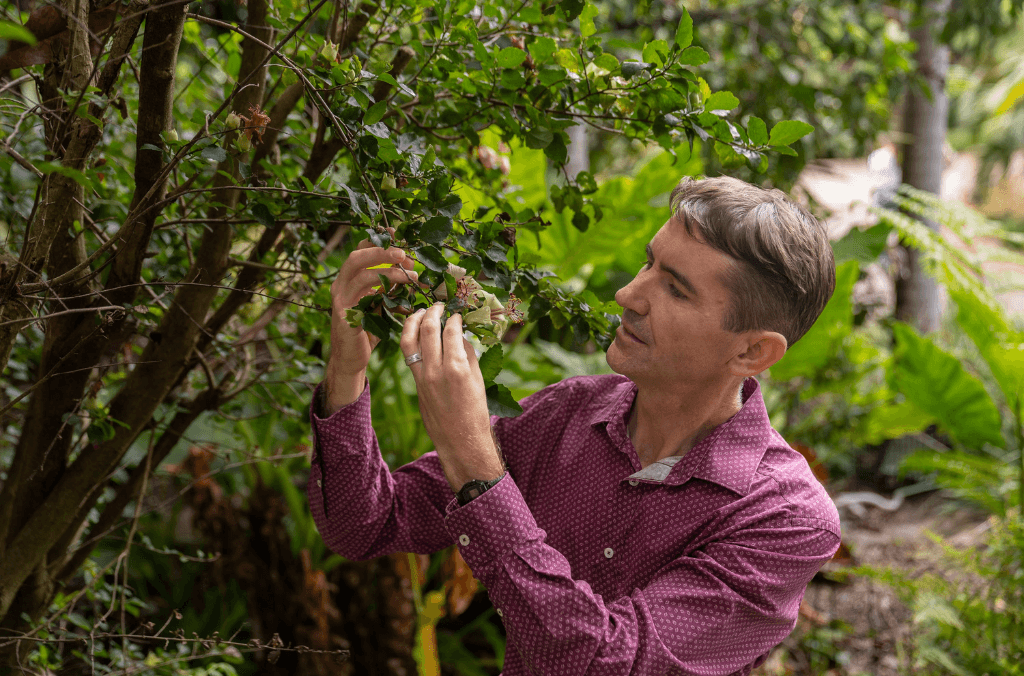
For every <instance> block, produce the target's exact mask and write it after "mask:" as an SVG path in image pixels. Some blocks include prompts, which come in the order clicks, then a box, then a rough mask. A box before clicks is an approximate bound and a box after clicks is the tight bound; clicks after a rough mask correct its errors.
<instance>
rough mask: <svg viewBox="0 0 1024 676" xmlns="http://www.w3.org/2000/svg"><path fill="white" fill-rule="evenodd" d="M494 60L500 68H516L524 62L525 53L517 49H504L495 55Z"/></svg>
mask: <svg viewBox="0 0 1024 676" xmlns="http://www.w3.org/2000/svg"><path fill="white" fill-rule="evenodd" d="M495 60H496V61H497V62H498V65H499V66H501V67H502V68H518V67H519V66H521V65H522V64H523V61H526V52H524V51H523V50H521V49H519V48H518V47H506V48H505V49H503V50H501V51H500V52H498V53H497V54H496V55H495Z"/></svg>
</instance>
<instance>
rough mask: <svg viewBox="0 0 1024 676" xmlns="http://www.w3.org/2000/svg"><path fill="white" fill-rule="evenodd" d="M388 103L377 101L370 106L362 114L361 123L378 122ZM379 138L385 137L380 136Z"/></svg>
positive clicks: (368, 124) (367, 124)
mask: <svg viewBox="0 0 1024 676" xmlns="http://www.w3.org/2000/svg"><path fill="white" fill-rule="evenodd" d="M387 109H388V104H387V101H378V102H377V103H375V104H373V105H372V106H370V107H369V108H368V109H367V111H366V113H365V114H364V115H363V124H364V125H366V126H370V125H371V124H376V123H378V122H380V119H381V118H382V117H384V113H385V112H387ZM381 138H386V136H382V137H381Z"/></svg>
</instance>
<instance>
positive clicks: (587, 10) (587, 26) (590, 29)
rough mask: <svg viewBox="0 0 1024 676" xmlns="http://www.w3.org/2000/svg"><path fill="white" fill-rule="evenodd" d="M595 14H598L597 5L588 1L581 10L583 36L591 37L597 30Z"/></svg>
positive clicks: (581, 32)
mask: <svg viewBox="0 0 1024 676" xmlns="http://www.w3.org/2000/svg"><path fill="white" fill-rule="evenodd" d="M595 16H597V7H595V6H594V5H593V3H590V2H588V3H587V6H586V7H584V8H583V11H582V12H580V34H581V35H583V37H585V38H589V37H590V36H591V35H593V34H594V33H596V32H597V28H596V27H595V26H594V17H595Z"/></svg>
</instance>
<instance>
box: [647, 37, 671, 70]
mask: <svg viewBox="0 0 1024 676" xmlns="http://www.w3.org/2000/svg"><path fill="white" fill-rule="evenodd" d="M666 56H668V43H667V42H665V41H664V40H652V41H651V42H648V43H647V44H646V45H645V46H644V51H643V55H642V56H641V58H642V59H643V60H644V61H647V62H648V63H653V64H656V65H658V66H664V65H665V57H666Z"/></svg>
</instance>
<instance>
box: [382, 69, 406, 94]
mask: <svg viewBox="0 0 1024 676" xmlns="http://www.w3.org/2000/svg"><path fill="white" fill-rule="evenodd" d="M377 79H378V80H380V81H381V82H387V83H388V84H389V85H391V86H392V87H394V88H396V89H397V90H398V91H400V92H402V93H403V94H405V95H406V96H416V92H414V91H413V90H411V89H409V87H407V86H406V85H404V84H402V83H401V82H399V81H398V80H396V79H395V78H394V77H393V76H392V75H391V73H381V74H380V75H378V76H377Z"/></svg>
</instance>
